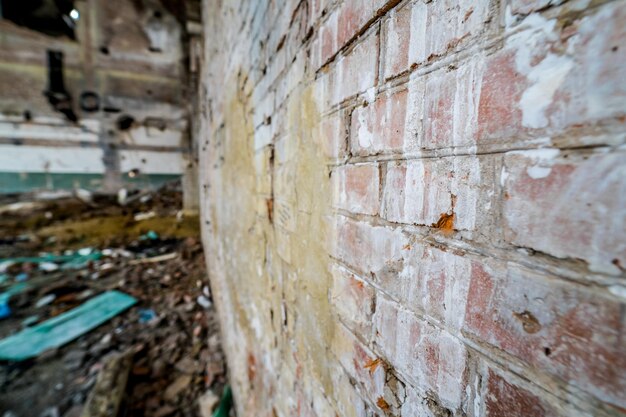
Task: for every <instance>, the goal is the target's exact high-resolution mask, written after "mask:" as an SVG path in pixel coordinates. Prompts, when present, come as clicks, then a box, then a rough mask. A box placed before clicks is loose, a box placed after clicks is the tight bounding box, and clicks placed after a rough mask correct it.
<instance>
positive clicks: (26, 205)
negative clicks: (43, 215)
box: [0, 201, 43, 214]
mask: <svg viewBox="0 0 626 417" xmlns="http://www.w3.org/2000/svg"><path fill="white" fill-rule="evenodd" d="M41 207H43V203H41V202H36V201H24V202H20V203H13V204H7V205H4V206H0V214H6V213H15V212H18V211H32V210H36V209H37V208H41Z"/></svg>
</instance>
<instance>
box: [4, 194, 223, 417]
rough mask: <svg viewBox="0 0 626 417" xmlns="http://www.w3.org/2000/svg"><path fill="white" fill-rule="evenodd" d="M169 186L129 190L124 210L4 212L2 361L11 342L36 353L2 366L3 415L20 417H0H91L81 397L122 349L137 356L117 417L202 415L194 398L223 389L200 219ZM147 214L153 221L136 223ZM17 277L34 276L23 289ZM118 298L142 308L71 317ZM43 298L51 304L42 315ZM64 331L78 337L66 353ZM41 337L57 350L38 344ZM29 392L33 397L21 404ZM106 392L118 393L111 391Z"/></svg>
mask: <svg viewBox="0 0 626 417" xmlns="http://www.w3.org/2000/svg"><path fill="white" fill-rule="evenodd" d="M168 187H170V186H168ZM168 187H166V188H164V189H162V190H160V191H159V192H151V191H148V190H145V191H142V192H136V191H128V192H127V193H126V200H125V201H124V204H125V206H124V207H121V206H120V205H119V204H118V203H117V201H115V197H113V198H110V197H107V196H103V195H99V194H96V193H94V194H93V201H94V204H88V205H85V203H84V202H82V201H79V199H77V197H76V196H75V195H74V196H72V195H64V196H62V195H56V196H52V197H51V198H56V199H55V200H51V201H50V202H48V203H45V204H43V205H42V206H41V208H38V209H36V211H34V212H32V213H30V214H29V213H22V212H20V211H17V212H11V213H6V214H5V215H2V216H0V236H1V237H0V294H3V295H0V299H4V300H5V302H4V305H5V306H6V308H7V309H8V311H9V313H8V314H9V315H8V316H6V317H5V318H4V319H3V320H2V321H1V322H0V331H1V332H2V333H0V334H1V336H0V337H5V339H2V340H0V358H2V354H3V353H7V352H4V351H5V349H8V348H7V343H6V342H7V340H8V339H10V338H13V339H12V340H13V341H14V342H15V343H24V345H26V347H25V348H23V347H19V348H18V349H19V352H18V353H19V354H20V356H22V354H23V353H25V354H26V355H27V356H28V355H31V354H32V352H30V350H31V349H35V348H36V350H37V351H38V352H39V353H37V354H36V355H35V356H30V357H31V358H33V360H29V361H28V362H26V363H23V364H11V363H9V364H7V365H4V366H0V381H2V390H0V404H3V405H6V406H5V407H1V406H0V409H2V411H0V416H3V412H4V411H7V412H8V410H10V411H11V412H13V413H14V415H11V414H8V415H7V416H3V417H22V416H33V417H40V416H41V415H42V413H44V412H48V411H49V409H51V408H52V409H53V408H54V407H57V409H58V410H59V412H60V413H61V416H62V417H87V415H85V414H84V412H85V413H86V410H87V407H86V401H87V399H88V398H90V396H92V395H95V392H96V391H97V389H96V385H97V384H96V383H97V381H98V379H99V378H100V375H101V374H102V373H103V369H104V368H105V367H106V366H107V364H108V363H109V361H110V360H112V358H113V357H116V356H118V355H120V352H127V351H131V352H133V353H134V355H132V362H131V364H130V367H129V370H130V372H129V373H128V380H127V383H126V389H125V394H124V398H125V400H124V401H123V402H122V404H121V405H120V410H119V413H118V415H120V416H121V415H124V416H128V417H132V416H146V417H147V416H152V417H191V416H193V417H199V416H200V414H199V412H198V409H197V408H198V404H199V398H200V397H202V396H203V395H207V397H208V395H210V394H209V393H210V392H213V393H215V394H221V393H222V392H223V388H224V384H225V383H226V372H227V371H226V367H225V363H224V354H223V352H222V351H221V347H220V338H219V335H218V334H217V332H218V331H219V323H218V320H217V317H216V313H215V310H214V309H213V308H212V307H209V308H208V309H206V308H205V306H206V305H207V301H208V302H211V293H210V290H209V288H208V287H207V286H206V285H205V282H206V281H205V280H206V270H205V263H204V259H203V255H202V247H201V245H200V242H199V238H198V236H197V231H198V227H197V223H196V222H197V221H198V220H197V217H194V216H190V215H184V216H183V212H182V210H181V205H182V191H181V189H180V188H179V187H180V186H175V187H174V188H168ZM66 194H67V193H66ZM58 198H62V199H65V200H59V199H58ZM5 201H8V200H5ZM107 201H108V203H107ZM151 212H154V213H155V214H156V216H155V217H152V218H151V219H150V220H148V221H146V222H144V223H140V222H135V221H133V219H134V216H135V215H137V214H145V213H151ZM150 216H151V215H150ZM139 218H140V219H141V218H142V217H141V216H139ZM113 219H115V221H113ZM117 219H119V220H117ZM118 221H119V223H118ZM148 222H149V224H150V227H149V228H147V227H146V226H145V225H146V224H148ZM81 225H86V227H83V226H81ZM81 227H83V228H81ZM142 227H143V230H142ZM148 230H151V232H149V233H146V232H148ZM140 235H141V236H143V238H142V239H140V238H139V236H140ZM96 236H97V237H96ZM45 263H51V264H54V266H49V265H47V264H45ZM42 264H43V267H41V265H42ZM46 268H49V269H54V268H56V270H54V271H45V269H46ZM61 271H62V272H61ZM20 274H27V276H28V279H27V280H26V281H22V282H18V277H19V279H22V277H23V276H22V275H20ZM111 290H118V291H121V292H123V293H126V294H129V295H131V296H132V297H133V299H136V300H137V301H138V302H140V303H141V308H137V309H134V310H130V311H128V313H126V314H118V315H116V316H115V317H112V318H110V319H109V320H106V322H102V323H101V324H100V325H97V327H93V328H91V329H90V330H88V331H87V330H85V329H83V328H82V327H81V326H82V324H84V323H82V322H81V323H79V320H78V319H79V318H78V317H74V316H73V314H75V312H76V310H79V309H83V310H84V309H85V306H87V305H89V304H90V303H92V301H93V300H94V299H97V298H98V297H100V295H98V294H102V292H103V291H111ZM53 296H56V298H54V300H52V301H50V300H51V299H52V297H53ZM200 296H203V297H204V298H201V299H200V301H198V298H199V297H200ZM46 298H47V299H46ZM41 300H44V301H47V302H48V304H47V305H45V306H41V307H39V308H37V307H36V302H37V301H40V302H42V303H43V301H41ZM9 301H10V302H9ZM107 304H110V303H107ZM87 313H88V312H85V314H87ZM83 318H84V317H83ZM55 320H58V322H56V325H55V324H54V323H55ZM87 321H88V322H89V323H92V321H90V320H87ZM51 323H52V325H51ZM63 326H67V328H66V329H70V327H71V331H72V332H73V331H74V330H76V329H77V328H78V329H82V330H80V331H81V332H82V333H80V334H79V335H78V336H76V337H74V338H73V339H71V340H69V341H68V342H66V343H65V344H63V345H62V346H61V345H59V344H58V343H63V341H60V342H59V341H58V339H59V334H58V333H61V334H62V335H63V337H64V338H65V337H67V338H71V337H72V336H71V335H69V333H70V330H63V331H61V330H62V327H63ZM43 328H46V330H47V332H44V331H43V330H42V329H43ZM26 332H28V333H26ZM29 333H30V336H28V337H26V336H24V334H26V335H28V334H29ZM44 333H46V334H45V336H44ZM9 335H12V336H9ZM31 338H33V340H31ZM35 338H38V339H37V340H35ZM44 338H45V341H46V343H47V341H49V340H55V341H57V342H58V343H57V342H55V343H54V344H53V346H46V347H42V346H40V341H41V339H44ZM25 340H28V342H26V343H25ZM20 341H21V342H20ZM14 342H10V345H11V346H17V345H14ZM41 349H45V350H41ZM11 353H12V354H13V353H16V352H11ZM16 355H17V354H16ZM16 355H13V356H16ZM8 360H9V361H19V360H21V359H17V358H12V359H8ZM16 369H20V370H21V369H28V371H27V372H22V371H19V372H16ZM181 377H183V378H181ZM187 379H189V382H187ZM44 380H45V382H44ZM23 387H29V388H28V390H29V391H28V392H29V396H30V398H37V401H34V402H30V401H27V402H20V401H17V402H15V401H14V399H15V398H21V397H20V396H22V395H23ZM168 389H169V393H168V398H169V399H166V398H165V392H166V390H168ZM105 392H106V393H107V395H108V396H111V397H113V396H114V394H113V392H114V387H110V388H109V389H107V390H105ZM218 397H219V395H217V396H214V398H218ZM207 399H208V398H205V401H206V400H207ZM218 404H219V401H217V404H214V405H212V406H211V408H215V407H216V406H217V405H218ZM207 412H208V413H209V414H208V415H211V410H209V411H207ZM89 417H94V416H91V415H89Z"/></svg>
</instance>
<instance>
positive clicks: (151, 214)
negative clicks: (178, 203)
mask: <svg viewBox="0 0 626 417" xmlns="http://www.w3.org/2000/svg"><path fill="white" fill-rule="evenodd" d="M153 217H156V212H154V211H149V212H147V213H137V214H135V216H134V217H133V218H134V219H135V221H136V222H141V221H144V220H148V219H152V218H153Z"/></svg>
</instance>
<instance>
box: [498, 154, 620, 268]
mask: <svg viewBox="0 0 626 417" xmlns="http://www.w3.org/2000/svg"><path fill="white" fill-rule="evenodd" d="M504 165H505V166H504V170H503V186H504V196H505V201H504V219H505V222H506V228H505V238H506V240H507V241H508V242H510V243H512V244H515V245H518V246H525V247H530V248H532V249H534V250H537V251H541V252H545V253H548V254H550V255H553V256H556V257H559V258H576V259H582V260H584V261H586V262H587V263H588V264H589V267H590V269H591V270H593V271H597V272H605V273H609V274H621V273H622V271H623V268H624V267H626V238H625V237H626V219H625V218H624V215H623V210H624V196H625V195H626V154H625V153H623V152H618V153H604V152H598V153H591V154H577V153H563V154H561V155H559V151H558V150H556V149H544V150H536V151H522V152H510V153H508V154H506V156H505V159H504Z"/></svg>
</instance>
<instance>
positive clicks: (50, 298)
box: [35, 294, 57, 308]
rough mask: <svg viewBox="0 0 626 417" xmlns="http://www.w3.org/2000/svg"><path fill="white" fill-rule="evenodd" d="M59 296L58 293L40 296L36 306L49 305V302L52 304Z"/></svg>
mask: <svg viewBox="0 0 626 417" xmlns="http://www.w3.org/2000/svg"><path fill="white" fill-rule="evenodd" d="M56 298H57V296H56V295H54V294H48V295H46V296H43V297H42V298H40V299H39V300H38V301H37V302H36V303H35V307H36V308H41V307H43V306H47V305H48V304H50V303H51V302H53V301H54V300H55V299H56Z"/></svg>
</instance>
